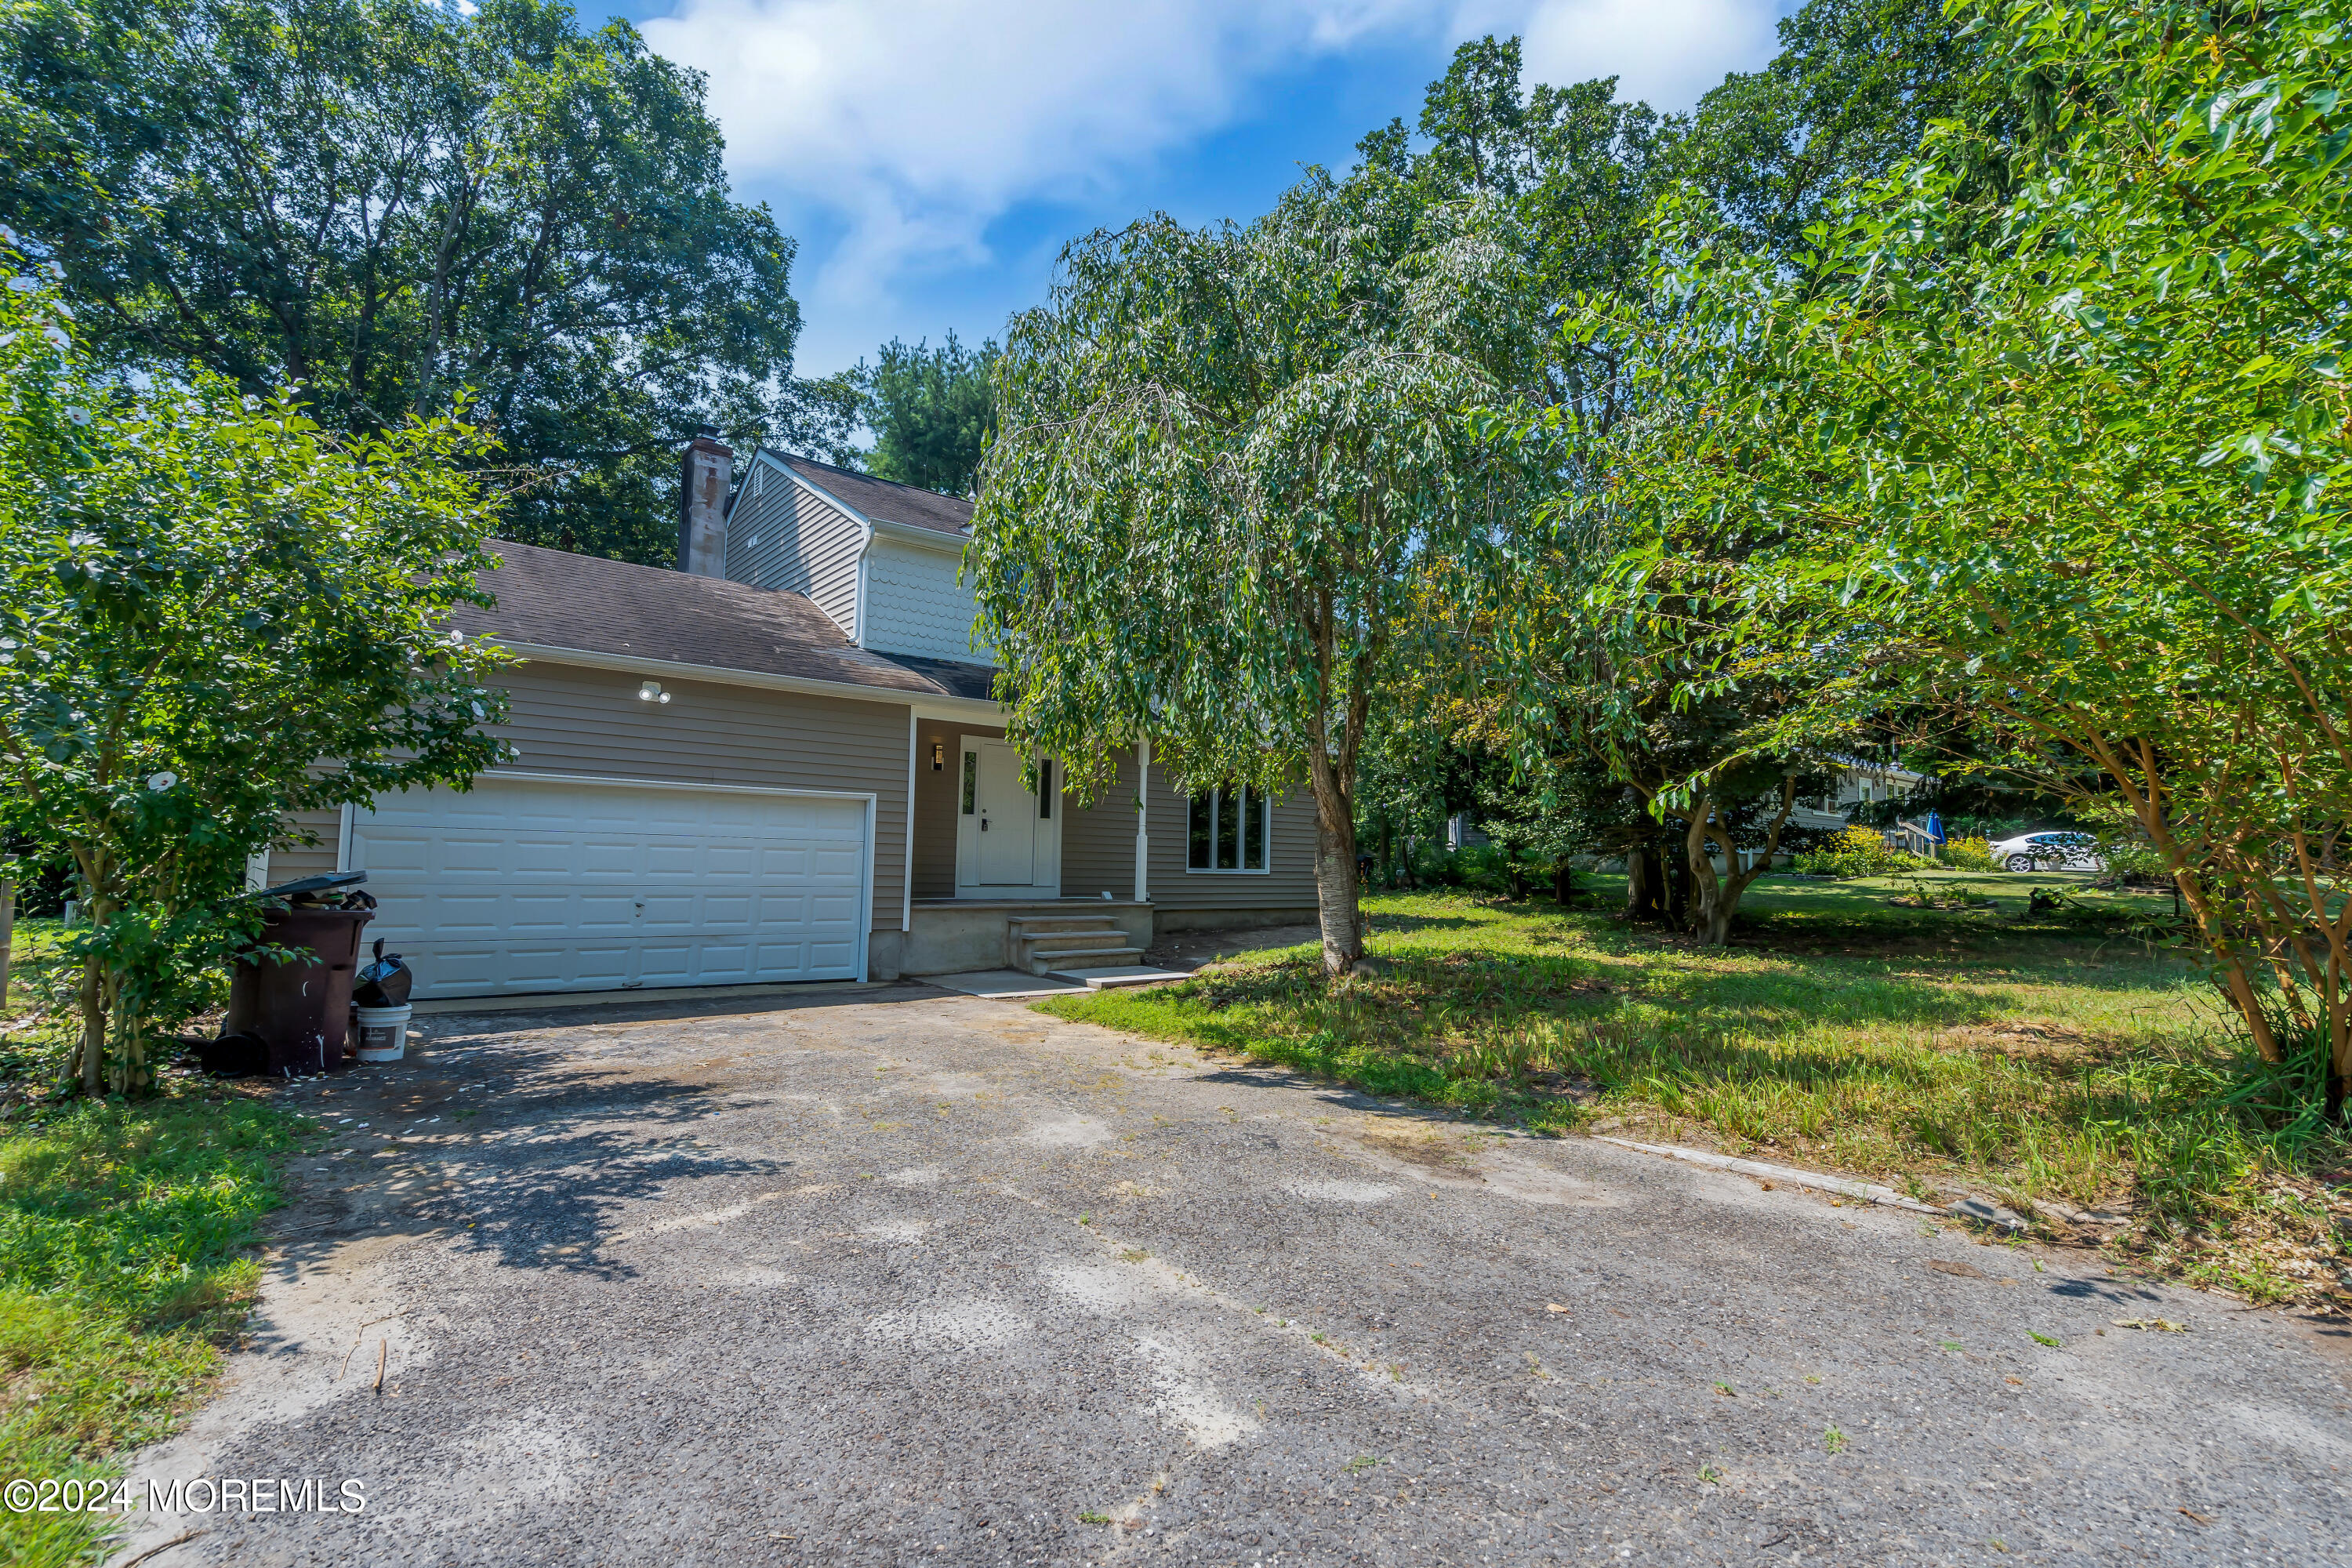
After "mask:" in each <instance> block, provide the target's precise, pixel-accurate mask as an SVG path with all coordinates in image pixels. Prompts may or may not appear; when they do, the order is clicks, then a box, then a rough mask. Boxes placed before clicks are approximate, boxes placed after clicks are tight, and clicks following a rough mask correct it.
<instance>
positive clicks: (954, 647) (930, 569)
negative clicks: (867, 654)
mask: <svg viewBox="0 0 2352 1568" xmlns="http://www.w3.org/2000/svg"><path fill="white" fill-rule="evenodd" d="M943 542H947V543H950V545H951V546H952V547H951V548H949V549H945V550H941V549H936V548H926V547H925V546H922V545H919V544H911V543H907V542H902V541H899V540H896V539H892V538H891V537H889V536H888V535H887V534H880V533H877V535H876V537H875V540H874V542H873V543H872V544H871V545H869V546H867V547H866V647H870V648H872V649H874V650H875V651H876V652H877V653H910V654H914V655H917V656H918V657H920V658H953V659H962V660H965V661H967V662H971V661H977V662H980V663H983V664H984V663H986V662H988V656H987V655H985V654H983V653H981V652H978V651H977V650H975V649H974V648H973V647H972V646H971V623H972V617H973V616H976V615H977V614H978V613H979V609H980V606H979V605H978V603H977V602H976V601H975V600H974V599H973V597H972V592H971V587H970V586H969V585H967V584H961V583H958V582H957V581H956V572H957V569H958V567H959V566H960V565H961V561H962V555H963V552H962V550H961V541H943Z"/></svg>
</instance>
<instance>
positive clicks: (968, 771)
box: [963, 752, 980, 816]
mask: <svg viewBox="0 0 2352 1568" xmlns="http://www.w3.org/2000/svg"><path fill="white" fill-rule="evenodd" d="M979 795H980V753H979V752H965V753H964V754H963V814H964V815H965V816H971V805H972V802H973V801H974V800H975V799H977V798H978V797H979Z"/></svg>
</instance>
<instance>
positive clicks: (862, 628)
mask: <svg viewBox="0 0 2352 1568" xmlns="http://www.w3.org/2000/svg"><path fill="white" fill-rule="evenodd" d="M970 539H971V502H970V501H968V500H958V499H957V498H956V497H954V496H943V495H940V494H939V493H938V492H937V491H934V490H927V489H919V488H917V487H916V486H913V485H902V484H896V483H893V482H892V481H891V480H888V479H876V478H875V477H874V476H873V475H871V474H861V473H858V472H857V471H856V470H855V469H852V468H835V467H834V466H833V465H832V464H830V463H819V462H816V461H814V460H812V459H810V458H799V457H793V456H791V455H789V454H786V453H782V452H772V451H769V450H767V449H765V448H762V449H761V451H759V452H758V453H756V454H755V455H754V456H753V457H752V458H751V464H750V466H749V468H747V469H746V471H745V473H744V477H743V482H742V483H741V484H740V485H739V486H738V487H737V488H736V490H735V497H734V500H733V501H732V503H731V504H730V509H729V511H728V516H727V546H726V557H727V573H726V574H727V576H728V577H730V579H732V580H733V581H735V582H738V583H748V584H751V585H752V586H753V587H755V588H783V589H788V590H790V591H791V592H793V593H796V594H803V595H807V596H808V598H809V599H810V601H811V602H812V603H814V605H816V606H817V607H818V608H819V609H821V610H823V611H824V613H825V614H826V615H828V616H832V617H833V619H834V621H835V624H836V625H838V626H840V627H841V629H842V631H843V632H844V633H845V635H846V636H847V637H849V639H850V640H851V641H852V642H854V643H856V644H857V646H858V647H866V648H872V649H873V650H874V651H875V652H877V653H902V654H914V655H917V656H919V657H921V658H944V659H957V660H966V661H969V660H973V659H979V660H982V661H983V662H985V660H986V658H987V655H986V654H985V652H983V651H982V650H978V649H975V648H974V647H972V646H971V623H972V618H973V616H975V615H976V614H977V613H978V605H976V604H975V603H974V601H973V598H972V594H971V589H970V588H969V587H968V586H966V585H964V584H961V583H959V582H958V581H957V580H956V579H957V574H958V573H959V571H960V570H961V566H962V563H963V547H964V544H965V542H967V541H968V540H970Z"/></svg>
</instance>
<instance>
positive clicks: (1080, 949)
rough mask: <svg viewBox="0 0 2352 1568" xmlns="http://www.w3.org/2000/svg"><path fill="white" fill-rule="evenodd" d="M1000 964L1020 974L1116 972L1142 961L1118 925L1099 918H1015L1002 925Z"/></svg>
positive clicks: (1093, 916) (1140, 954) (1062, 916)
mask: <svg viewBox="0 0 2352 1568" xmlns="http://www.w3.org/2000/svg"><path fill="white" fill-rule="evenodd" d="M1004 948H1005V952H1004V962H1005V966H1006V967H1007V968H1009V969H1017V970H1020V971H1021V972H1022V973H1024V974H1045V973H1051V972H1052V971H1054V970H1056V969H1116V968H1125V967H1130V966H1132V965H1135V964H1137V963H1140V962H1141V961H1142V958H1143V950H1142V949H1141V948H1139V947H1138V946H1136V945H1135V943H1134V942H1133V940H1132V939H1131V938H1129V936H1128V934H1127V932H1125V931H1121V930H1120V929H1119V927H1118V922H1117V921H1112V920H1109V919H1108V918H1106V917H1104V916H1102V915H1015V916H1013V918H1012V919H1011V920H1008V921H1005V922H1004Z"/></svg>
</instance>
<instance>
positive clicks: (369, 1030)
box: [352, 1006, 415, 1062]
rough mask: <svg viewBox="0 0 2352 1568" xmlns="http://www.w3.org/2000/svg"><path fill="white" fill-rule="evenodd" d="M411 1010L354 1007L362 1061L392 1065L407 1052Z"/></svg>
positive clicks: (405, 1007) (412, 1010)
mask: <svg viewBox="0 0 2352 1568" xmlns="http://www.w3.org/2000/svg"><path fill="white" fill-rule="evenodd" d="M414 1012H415V1008H413V1007H407V1006H400V1007H354V1008H352V1014H353V1015H354V1016H356V1017H357V1018H358V1021H359V1029H358V1034H359V1058H360V1060H362V1061H363V1062H396V1061H398V1060H399V1059H400V1058H402V1056H404V1054H406V1052H407V1050H408V1019H409V1016H410V1015H411V1014H412V1013H414Z"/></svg>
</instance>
